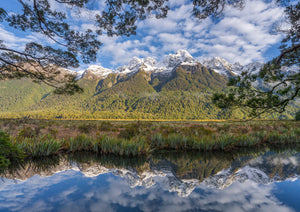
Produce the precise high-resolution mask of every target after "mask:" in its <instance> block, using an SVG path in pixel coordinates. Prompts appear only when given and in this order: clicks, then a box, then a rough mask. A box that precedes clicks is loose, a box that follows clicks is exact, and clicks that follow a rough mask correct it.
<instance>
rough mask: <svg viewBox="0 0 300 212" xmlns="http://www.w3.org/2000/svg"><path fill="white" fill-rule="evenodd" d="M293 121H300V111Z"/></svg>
mask: <svg viewBox="0 0 300 212" xmlns="http://www.w3.org/2000/svg"><path fill="white" fill-rule="evenodd" d="M295 119H296V121H300V110H299V111H298V112H297V113H296V116H295Z"/></svg>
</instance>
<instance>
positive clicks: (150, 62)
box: [77, 50, 199, 79]
mask: <svg viewBox="0 0 300 212" xmlns="http://www.w3.org/2000/svg"><path fill="white" fill-rule="evenodd" d="M197 64H199V62H198V61H197V60H196V59H194V58H193V57H192V55H191V54H190V53H189V52H188V51H186V50H178V51H177V53H175V54H169V55H166V56H165V57H164V59H163V60H162V61H161V62H157V61H156V60H155V59H154V58H151V57H147V58H138V57H134V58H132V59H131V60H130V61H129V63H128V64H127V65H124V66H121V67H118V68H116V69H115V70H111V69H107V68H103V67H102V66H97V65H93V66H90V67H89V68H88V69H86V70H85V71H80V72H77V73H78V75H77V78H82V77H87V78H91V76H93V77H98V78H102V79H104V78H106V77H107V76H108V75H109V74H111V73H117V74H123V75H124V74H125V75H131V74H134V73H137V72H138V71H139V70H143V71H145V72H150V73H153V74H162V75H169V74H170V73H171V72H172V71H173V70H174V69H175V68H176V67H177V66H179V65H191V66H193V65H197Z"/></svg>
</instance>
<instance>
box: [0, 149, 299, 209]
mask: <svg viewBox="0 0 300 212" xmlns="http://www.w3.org/2000/svg"><path fill="white" fill-rule="evenodd" d="M295 149H297V148H293V149H284V150H283V149H280V150H278V149H277V150H274V149H273V150H270V149H264V150H251V151H250V152H249V151H248V152H235V153H231V154H225V153H220V152H218V153H214V154H211V153H210V154H209V153H199V152H198V153H195V152H186V153H176V152H172V153H170V152H162V153H159V154H154V155H152V156H151V157H148V158H138V159H125V158H118V157H112V156H99V155H91V154H76V155H65V156H60V157H58V156H57V157H54V158H45V159H43V160H42V161H41V160H31V161H27V162H26V163H24V164H22V165H18V166H13V167H12V168H11V169H9V170H5V171H4V172H2V173H1V180H0V211H64V212H65V211H72V212H76V211H105V212H108V211H230V212H232V211H272V212H275V211H280V212H284V211H300V179H299V173H300V151H299V148H298V150H295Z"/></svg>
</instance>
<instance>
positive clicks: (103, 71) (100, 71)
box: [79, 65, 113, 79]
mask: <svg viewBox="0 0 300 212" xmlns="http://www.w3.org/2000/svg"><path fill="white" fill-rule="evenodd" d="M111 73H113V70H111V69H108V68H103V67H102V66H98V65H91V66H90V67H88V68H87V69H86V70H85V71H83V73H82V75H81V77H79V78H82V77H86V78H88V79H95V78H106V77H107V76H108V75H109V74H111Z"/></svg>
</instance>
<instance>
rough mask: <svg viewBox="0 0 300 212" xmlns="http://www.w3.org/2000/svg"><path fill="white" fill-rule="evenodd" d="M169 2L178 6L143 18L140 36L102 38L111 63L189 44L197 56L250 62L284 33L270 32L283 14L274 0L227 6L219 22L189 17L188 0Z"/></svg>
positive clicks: (277, 40) (189, 6)
mask: <svg viewBox="0 0 300 212" xmlns="http://www.w3.org/2000/svg"><path fill="white" fill-rule="evenodd" d="M170 5H171V6H172V7H175V8H174V9H173V10H171V11H169V13H168V17H167V18H165V19H158V20H157V19H155V18H150V19H146V20H145V21H143V22H140V23H139V24H138V31H137V37H132V38H125V39H124V38H119V39H113V40H104V46H103V53H104V54H108V55H110V56H111V58H112V64H124V62H125V63H126V62H128V61H129V60H130V58H131V57H132V56H138V57H142V56H149V55H150V56H153V57H158V58H159V57H161V56H162V55H164V54H169V53H170V52H174V51H176V50H178V49H187V50H188V51H190V52H191V53H193V54H194V56H196V57H198V56H199V57H202V58H203V57H214V56H220V57H223V58H225V59H226V60H228V61H229V62H240V63H242V64H246V63H249V62H253V61H258V60H259V61H264V60H265V59H264V52H265V51H266V50H267V49H269V48H270V47H271V46H272V45H274V44H277V43H278V42H279V41H280V40H281V38H282V35H278V34H277V35H274V34H271V33H270V31H271V30H272V27H273V25H274V23H276V22H278V21H280V20H282V18H283V9H282V8H279V7H278V6H276V5H275V4H274V3H264V2H263V1H261V0H250V1H247V2H246V5H245V7H244V9H242V10H239V9H237V8H231V7H228V8H226V9H225V12H224V17H223V18H222V19H221V20H220V21H219V22H218V23H213V21H212V20H211V19H206V20H202V21H199V20H197V19H195V18H193V17H191V11H192V5H191V3H190V2H189V1H183V0H182V1H180V2H178V1H175V0H173V1H170ZM143 37H144V38H143ZM145 37H146V38H148V39H145ZM130 39H133V40H135V41H139V42H133V41H132V40H130ZM128 40H129V42H128ZM102 41H103V40H102ZM106 49H109V51H106ZM150 49H151V50H150ZM135 53H136V54H137V55H134V54H135Z"/></svg>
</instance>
